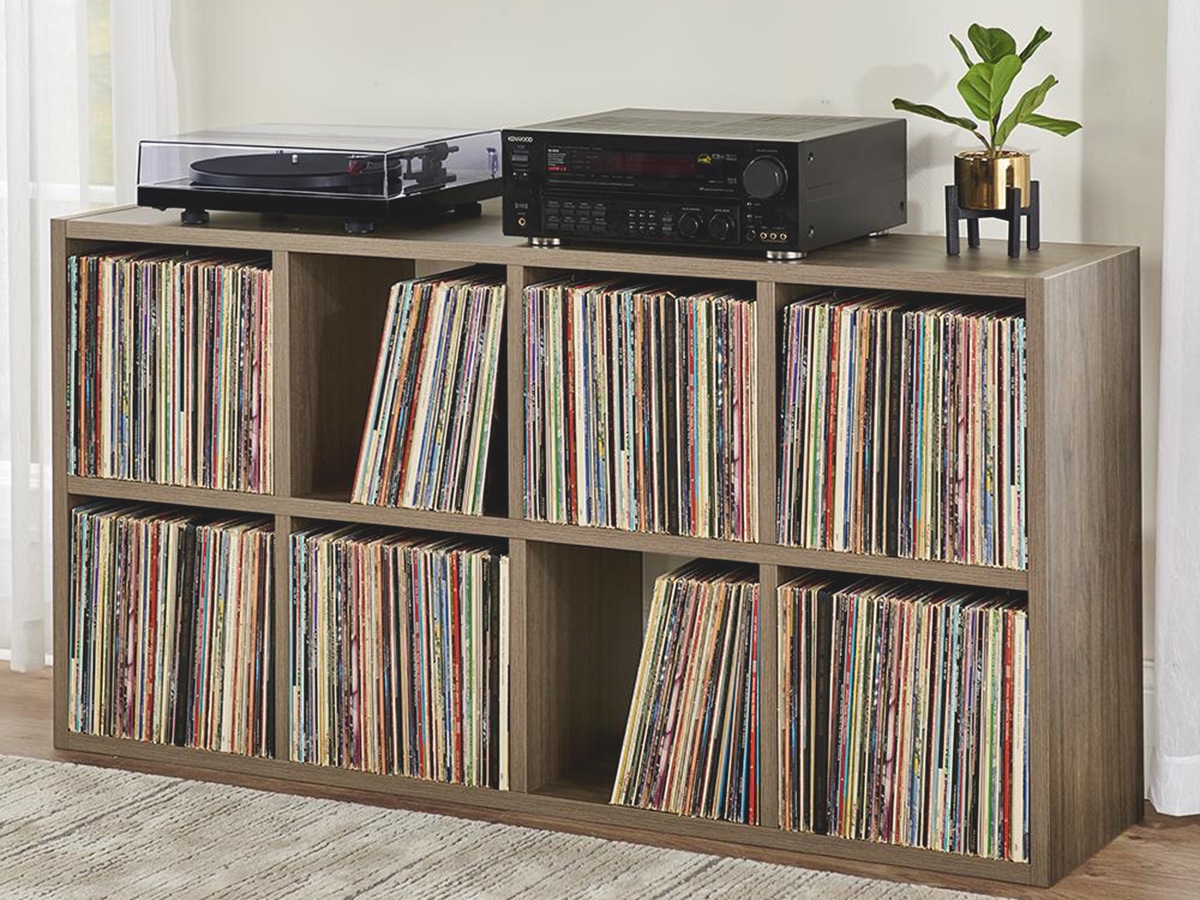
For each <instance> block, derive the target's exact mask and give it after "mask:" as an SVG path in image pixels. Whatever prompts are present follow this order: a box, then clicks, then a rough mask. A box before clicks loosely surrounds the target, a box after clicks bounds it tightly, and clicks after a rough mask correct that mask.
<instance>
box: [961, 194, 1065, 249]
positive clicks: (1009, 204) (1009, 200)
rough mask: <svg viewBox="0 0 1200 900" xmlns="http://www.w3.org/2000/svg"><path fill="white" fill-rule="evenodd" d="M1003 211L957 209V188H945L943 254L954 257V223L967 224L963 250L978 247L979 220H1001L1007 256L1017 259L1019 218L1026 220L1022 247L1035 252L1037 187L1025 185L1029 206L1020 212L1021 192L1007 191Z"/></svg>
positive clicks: (1038, 233)
mask: <svg viewBox="0 0 1200 900" xmlns="http://www.w3.org/2000/svg"><path fill="white" fill-rule="evenodd" d="M1004 202H1005V206H1004V209H964V208H962V207H960V206H959V205H958V188H957V187H955V186H954V185H952V184H948V185H946V252H947V253H948V254H949V255H950V256H958V249H959V248H958V223H959V222H961V221H962V220H963V219H966V220H967V246H968V247H972V248H974V247H978V246H979V220H980V219H1004V220H1005V221H1006V222H1008V255H1009V256H1011V257H1012V258H1013V259H1016V258H1018V257H1019V256H1020V255H1021V216H1025V217H1027V218H1028V220H1029V221H1028V222H1027V223H1026V225H1025V243H1026V245H1027V246H1028V247H1029V249H1030V250H1036V249H1037V248H1038V247H1039V246H1041V243H1042V235H1041V230H1042V229H1041V218H1040V216H1039V214H1038V183H1037V182H1036V181H1031V182H1029V206H1028V207H1027V208H1025V209H1022V208H1021V189H1020V188H1018V187H1010V188H1009V189H1008V191H1007V193H1006V194H1005V198H1004Z"/></svg>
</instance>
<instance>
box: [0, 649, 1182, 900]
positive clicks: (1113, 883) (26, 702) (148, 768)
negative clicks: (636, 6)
mask: <svg viewBox="0 0 1200 900" xmlns="http://www.w3.org/2000/svg"><path fill="white" fill-rule="evenodd" d="M0 754H10V755H16V756H33V757H40V758H42V759H65V760H71V761H77V762H89V763H92V764H96V765H106V766H118V765H119V766H120V767H123V768H127V769H134V770H137V771H143V772H156V773H159V774H163V775H178V776H184V777H193V778H203V779H204V780H207V781H217V782H222V783H227V784H240V785H245V786H247V787H254V788H260V789H262V790H269V791H278V792H282V793H304V794H306V795H310V796H321V797H330V798H335V799H342V800H350V801H353V802H361V803H371V804H375V805H380V806H397V805H403V804H400V803H397V802H396V799H395V798H389V797H379V796H377V795H374V794H365V793H362V792H358V791H345V790H337V789H320V788H314V787H312V786H309V785H305V786H304V788H303V790H299V789H297V786H295V785H292V784H289V783H287V782H281V781H278V780H275V779H269V778H248V777H244V776H237V775H227V774H224V773H214V772H199V771H192V770H190V769H185V768H184V767H180V766H168V765H161V764H152V763H138V762H136V761H133V760H118V759H116V758H115V757H105V756H91V755H88V756H84V755H80V754H74V753H63V752H59V751H56V750H55V749H54V746H53V740H52V738H51V722H50V671H49V670H48V669H47V670H45V671H43V672H41V673H39V674H35V675H19V674H16V673H14V672H11V671H9V668H8V663H7V662H2V661H0ZM0 802H3V801H2V800H0ZM426 808H427V807H426ZM431 811H434V812H440V813H445V814H448V815H456V814H461V813H462V810H460V809H456V808H455V807H454V806H452V805H446V806H441V807H439V808H437V809H434V810H431ZM495 820H496V821H504V816H503V815H497V816H496V817H495ZM579 830H580V831H581V832H582V833H591V834H600V835H601V836H604V837H614V838H622V837H623V838H627V839H630V840H642V841H644V842H647V843H654V844H658V845H660V846H680V847H683V848H685V849H692V850H700V851H707V852H713V853H721V852H722V850H723V848H722V846H721V844H719V843H717V842H696V841H680V842H672V841H670V840H664V836H663V835H659V834H654V835H647V834H640V833H637V832H634V831H630V830H626V829H605V830H603V831H600V830H596V829H590V828H586V827H585V828H581V829H579ZM758 858H760V859H763V860H766V861H768V862H776V863H785V864H786V863H794V862H797V860H795V859H794V858H790V857H789V855H788V854H786V853H781V852H769V851H764V852H763V853H761V854H758ZM800 862H802V861H800ZM827 863H828V868H833V869H842V870H846V869H845V868H844V867H843V866H841V865H839V862H838V861H837V860H828V861H827ZM856 871H858V872H862V873H863V874H873V875H876V876H878V877H881V878H890V879H894V880H899V881H922V882H925V883H930V884H938V885H942V886H944V887H951V888H958V889H961V890H969V891H977V892H979V893H983V894H992V895H995V896H997V897H1015V898H1022V900H1024V898H1039V900H1040V898H1062V900H1099V898H1109V897H1112V898H1121V900H1159V898H1163V900H1174V898H1178V900H1196V898H1200V816H1196V817H1192V818H1186V819H1174V818H1170V817H1168V816H1161V815H1159V814H1158V813H1156V812H1154V811H1153V810H1152V809H1151V808H1150V807H1149V804H1147V808H1146V818H1145V819H1144V820H1143V821H1142V822H1141V824H1139V825H1137V826H1135V827H1134V828H1131V829H1129V831H1127V832H1125V834H1123V835H1121V837H1119V838H1118V839H1117V840H1116V841H1114V842H1113V843H1112V844H1110V845H1109V846H1108V847H1106V848H1105V849H1104V850H1103V851H1101V852H1100V853H1099V854H1097V855H1096V856H1095V857H1093V858H1092V859H1091V860H1089V861H1088V862H1087V863H1085V864H1084V865H1083V866H1081V867H1080V868H1079V869H1077V870H1076V871H1075V872H1073V873H1072V874H1071V875H1069V876H1068V877H1067V878H1065V879H1063V880H1062V881H1060V882H1059V883H1058V884H1057V885H1056V886H1055V887H1053V888H1049V889H1039V888H1027V887H1019V886H1013V885H1006V884H997V883H994V882H988V881H978V880H972V879H968V878H962V877H956V876H935V875H929V874H927V873H920V874H918V873H914V872H911V871H909V870H905V869H898V868H894V867H889V866H868V865H862V866H856Z"/></svg>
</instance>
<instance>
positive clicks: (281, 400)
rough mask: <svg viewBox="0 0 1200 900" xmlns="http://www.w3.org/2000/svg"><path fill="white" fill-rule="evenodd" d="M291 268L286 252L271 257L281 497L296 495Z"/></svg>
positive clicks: (276, 479) (276, 468) (275, 466)
mask: <svg viewBox="0 0 1200 900" xmlns="http://www.w3.org/2000/svg"><path fill="white" fill-rule="evenodd" d="M290 264H291V256H290V254H288V253H286V252H285V251H283V250H276V251H275V252H274V253H272V254H271V383H270V385H269V386H268V387H269V390H270V391H271V392H272V403H273V404H274V407H273V419H272V422H271V430H272V432H273V434H272V447H271V452H272V454H273V456H272V458H271V467H272V472H271V477H272V480H273V484H274V489H275V495H276V496H278V497H290V496H291V494H292V443H291V438H292V417H291V413H292V405H291V402H290V397H291V392H290V390H289V386H290V385H291V383H292V375H291V372H292V361H291V334H292V332H291V317H290V313H291V303H290V300H289V295H290V291H289V287H290V281H291V268H290Z"/></svg>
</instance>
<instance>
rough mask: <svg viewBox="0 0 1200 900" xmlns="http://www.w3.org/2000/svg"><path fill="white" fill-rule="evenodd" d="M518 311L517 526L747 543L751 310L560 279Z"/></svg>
mask: <svg viewBox="0 0 1200 900" xmlns="http://www.w3.org/2000/svg"><path fill="white" fill-rule="evenodd" d="M524 313H525V316H524V318H525V321H524V323H523V325H524V336H525V374H526V380H525V397H524V403H525V514H526V516H527V517H529V518H533V519H540V520H544V521H549V522H555V523H569V524H576V525H589V526H594V527H601V528H619V529H622V530H626V531H637V532H653V533H660V534H682V535H690V536H694V537H712V538H720V539H725V540H734V541H753V540H757V538H758V516H757V504H756V503H755V501H754V498H755V497H756V494H757V480H756V479H757V474H756V461H757V455H758V451H757V430H756V427H755V408H756V396H757V394H756V379H757V368H756V354H757V344H756V335H755V316H754V303H753V302H752V301H750V300H748V299H745V298H742V297H739V296H738V295H737V294H736V293H732V292H728V291H725V290H721V289H713V290H706V291H688V290H686V289H685V286H683V285H663V284H654V283H641V282H637V281H633V280H629V279H619V280H609V281H603V280H601V281H588V280H573V279H565V280H564V279H560V280H556V281H551V282H546V283H544V284H537V285H531V286H530V287H528V288H526V290H525V296H524Z"/></svg>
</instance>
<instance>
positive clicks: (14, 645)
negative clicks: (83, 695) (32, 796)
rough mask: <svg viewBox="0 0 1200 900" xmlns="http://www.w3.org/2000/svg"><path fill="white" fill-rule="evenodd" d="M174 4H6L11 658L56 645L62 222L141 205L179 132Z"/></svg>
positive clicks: (0, 596)
mask: <svg viewBox="0 0 1200 900" xmlns="http://www.w3.org/2000/svg"><path fill="white" fill-rule="evenodd" d="M170 11H171V0H111V3H110V2H109V0H0V22H3V25H4V38H3V45H2V46H0V49H2V51H3V52H2V53H0V652H3V653H8V654H11V665H12V668H14V669H16V670H18V671H30V670H33V669H37V668H40V667H41V666H42V665H44V662H45V658H46V654H47V652H48V651H49V649H50V645H51V641H50V621H51V616H50V575H51V571H52V570H51V560H50V550H51V541H50V477H51V457H50V453H51V446H50V409H51V404H52V403H62V402H64V398H62V397H51V395H50V240H49V238H50V225H49V222H50V219H51V217H53V216H61V215H66V214H68V213H72V212H77V211H80V210H84V209H87V208H89V207H91V206H97V205H109V204H112V203H113V202H130V201H132V200H133V199H134V186H135V184H136V174H137V171H136V170H137V142H138V140H139V139H140V138H143V137H152V136H156V135H161V134H165V133H168V132H173V131H175V130H177V127H178V121H177V116H178V112H177V109H178V106H177V104H178V99H177V91H176V86H175V74H174V70H173V67H172V64H171V45H170V40H169V28H170Z"/></svg>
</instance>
